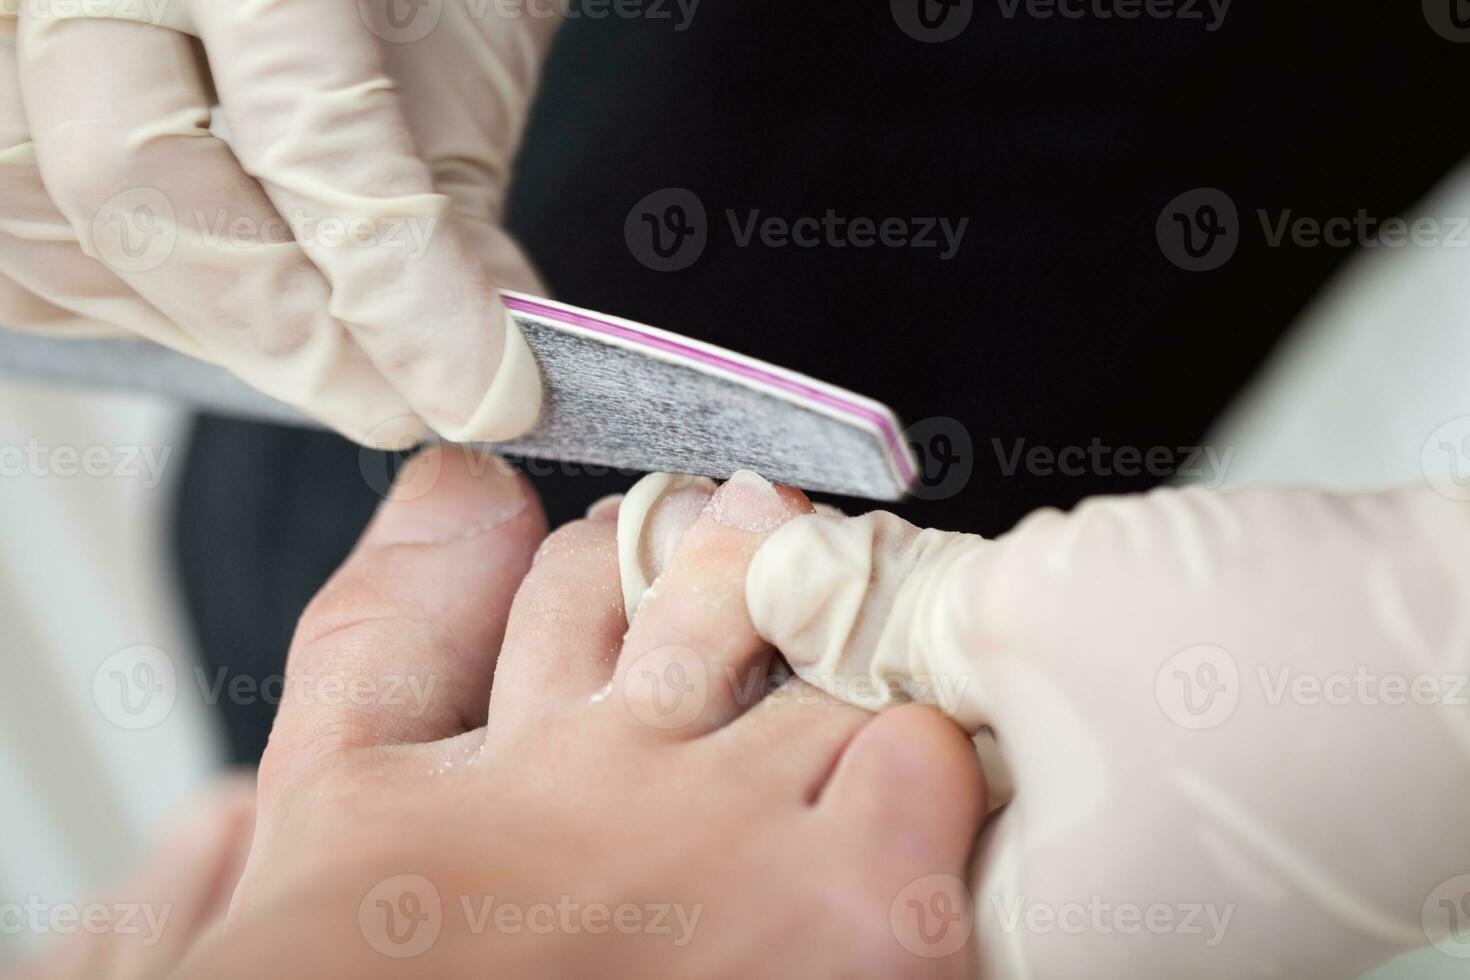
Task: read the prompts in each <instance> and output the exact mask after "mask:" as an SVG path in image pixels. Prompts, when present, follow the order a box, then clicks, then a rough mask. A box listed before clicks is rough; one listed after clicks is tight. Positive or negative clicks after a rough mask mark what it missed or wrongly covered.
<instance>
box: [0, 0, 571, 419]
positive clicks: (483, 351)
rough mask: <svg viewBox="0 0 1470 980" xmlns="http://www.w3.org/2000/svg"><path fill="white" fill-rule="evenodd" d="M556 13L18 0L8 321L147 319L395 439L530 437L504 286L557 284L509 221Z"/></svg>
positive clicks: (206, 0)
mask: <svg viewBox="0 0 1470 980" xmlns="http://www.w3.org/2000/svg"><path fill="white" fill-rule="evenodd" d="M553 6H554V5H553ZM545 13H546V12H545V11H543V12H541V13H540V14H534V13H532V12H531V10H530V9H529V8H527V9H523V10H522V11H521V12H520V15H519V16H507V15H505V14H504V13H503V6H498V5H495V4H489V5H486V4H479V3H474V2H472V0H432V2H429V3H418V4H402V3H400V2H398V0H360V2H356V3H354V2H350V0H347V2H339V3H311V2H306V3H290V2H277V0H248V2H241V0H92V2H87V3H49V2H45V0H36V2H32V0H0V326H8V327H16V328H21V329H30V330H37V331H45V332H53V333H55V334H58V335H71V336H86V335H92V336H96V335H103V334H116V333H122V334H132V335H138V336H143V337H147V338H150V339H152V340H154V341H157V342H159V343H162V344H166V345H168V346H170V347H173V348H175V349H177V350H180V351H184V352H185V353H188V354H191V355H193V356H195V357H199V358H202V359H205V360H209V361H213V362H217V363H219V364H222V365H224V366H225V367H226V368H228V369H229V370H231V371H233V372H234V373H235V374H237V375H239V376H240V377H241V378H243V379H244V380H245V381H247V382H249V383H250V384H252V385H254V386H255V387H257V388H259V389H260V390H261V391H264V392H266V393H268V394H271V395H274V396H275V397H277V398H279V399H281V400H282V401H285V402H287V403H289V404H292V405H295V406H297V407H298V408H301V409H302V410H304V411H305V412H307V413H308V414H311V415H313V416H315V417H317V418H318V419H320V420H321V421H323V422H325V423H327V424H328V425H331V426H332V427H334V428H336V429H338V430H340V431H341V432H343V433H344V434H346V435H348V436H350V437H352V438H354V439H356V440H358V441H360V442H367V443H370V444H373V445H381V446H392V445H398V444H401V441H402V439H403V438H404V437H405V436H413V435H422V434H424V424H425V423H427V425H428V426H429V427H432V428H433V429H434V430H436V431H437V432H438V433H439V434H440V435H441V436H443V437H445V438H447V439H451V440H455V441H473V440H499V439H505V438H509V437H511V436H514V435H517V434H519V433H520V432H522V431H524V430H525V429H527V428H529V427H530V426H531V425H532V424H533V422H534V421H535V418H536V416H537V414H538V412H539V410H540V397H541V389H540V376H539V373H538V371H537V368H536V364H535V362H534V360H533V358H532V356H531V354H530V351H529V349H528V348H527V347H526V344H525V341H524V340H523V339H522V337H521V336H520V333H519V331H518V329H517V328H516V326H515V325H514V323H513V322H512V321H511V320H510V318H509V317H508V316H507V315H506V311H505V308H504V306H503V305H502V304H501V301H500V298H499V293H498V289H499V287H506V288H512V289H519V290H525V291H531V292H539V291H540V289H539V285H538V281H537V277H536V274H535V273H534V272H533V271H532V269H531V267H530V265H529V264H528V262H527V261H526V259H525V257H524V256H523V255H522V254H521V252H520V250H519V249H518V248H517V246H516V245H515V244H514V243H513V242H512V241H511V240H510V239H509V238H508V237H507V235H506V233H505V232H504V230H503V229H502V228H501V227H500V223H499V222H500V216H501V215H500V212H501V207H502V204H503V202H504V199H505V192H506V187H507V184H508V181H509V174H510V164H511V160H512V158H513V156H514V154H515V150H516V146H517V142H518V140H519V137H520V134H521V131H522V129H523V126H524V122H525V116H526V111H527V107H528V106H529V104H530V100H531V95H532V92H533V90H534V88H535V82H536V77H537V73H538V71H539V68H540V65H541V62H542V59H543V56H544V54H545V52H546V50H547V48H548V47H549V45H550V43H551V39H552V37H553V35H554V33H555V30H556V27H557V25H558V23H559V20H560V18H559V17H549V16H546V15H545ZM216 101H218V104H219V107H220V110H221V115H222V117H223V120H224V123H225V128H226V129H227V130H228V132H229V137H230V142H229V143H228V144H226V143H225V142H224V141H223V140H222V139H220V138H217V137H216V136H215V135H212V134H211V130H210V128H209V127H210V116H211V107H212V106H214V105H215V103H216Z"/></svg>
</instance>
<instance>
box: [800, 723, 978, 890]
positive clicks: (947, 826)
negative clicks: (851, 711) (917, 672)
mask: <svg viewBox="0 0 1470 980" xmlns="http://www.w3.org/2000/svg"><path fill="white" fill-rule="evenodd" d="M817 805H818V807H819V809H821V810H823V811H825V812H826V814H827V815H828V816H829V818H830V819H832V820H834V821H836V822H838V823H839V824H841V825H843V826H845V827H846V828H847V830H848V831H849V832H851V833H855V834H857V835H859V837H865V838H868V839H869V840H871V841H873V842H875V843H879V844H880V845H881V847H882V849H883V850H884V851H886V852H888V853H890V854H892V855H894V856H895V857H896V858H897V857H903V858H906V859H908V860H911V861H913V862H916V863H918V864H927V865H933V866H934V867H933V870H936V871H937V870H944V869H959V868H962V867H963V866H964V864H965V862H966V860H967V859H968V857H969V854H970V849H971V847H972V845H973V844H974V841H975V837H976V835H977V834H978V833H979V831H980V824H981V822H982V820H983V819H984V816H985V780H984V777H983V775H982V773H981V770H980V763H979V761H978V760H977V758H976V755H975V746H974V743H972V742H971V741H970V739H969V738H968V737H966V735H965V733H964V732H962V731H961V730H960V729H959V727H958V726H957V725H955V723H954V722H952V721H950V720H949V719H948V718H946V717H945V716H944V715H942V714H941V713H940V712H939V711H938V710H936V709H934V708H931V707H928V706H926V705H917V704H914V705H905V706H903V707H900V708H895V709H893V710H891V711H887V712H884V713H883V714H881V715H879V716H878V717H876V718H874V719H873V720H872V721H871V722H869V723H868V724H867V725H865V726H864V727H863V728H862V730H861V731H859V732H858V733H857V735H856V736H855V737H854V738H853V740H852V742H851V743H850V744H849V745H848V746H847V748H846V750H845V751H844V752H843V754H842V757H841V759H839V760H838V763H837V766H836V768H835V769H834V770H833V772H832V778H831V779H830V780H829V781H828V783H827V786H826V787H825V788H824V789H823V791H822V793H821V797H820V799H819V801H818V804H817Z"/></svg>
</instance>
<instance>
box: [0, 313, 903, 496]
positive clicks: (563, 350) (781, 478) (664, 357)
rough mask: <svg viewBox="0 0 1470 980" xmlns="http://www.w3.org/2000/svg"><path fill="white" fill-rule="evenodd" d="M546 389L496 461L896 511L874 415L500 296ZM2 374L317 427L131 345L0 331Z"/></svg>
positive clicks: (804, 385)
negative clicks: (835, 499)
mask: <svg viewBox="0 0 1470 980" xmlns="http://www.w3.org/2000/svg"><path fill="white" fill-rule="evenodd" d="M502 296H503V298H504V301H505V305H506V307H507V309H508V310H509V311H510V314H511V315H512V316H513V317H514V318H515V320H516V322H517V323H518V324H519V326H520V328H521V331H522V333H523V334H524V335H525V337H526V341H527V343H528V344H529V345H530V347H531V350H532V351H533V352H534V353H535V355H536V359H537V361H538V363H539V364H540V366H541V370H542V374H543V377H544V379H545V382H546V399H545V403H544V405H543V408H542V413H541V417H540V419H539V420H538V421H537V423H536V425H535V426H534V427H533V428H532V429H531V430H530V431H529V432H527V433H526V434H525V435H523V436H520V437H519V438H517V439H514V440H511V441H509V442H505V443H497V444H495V445H494V446H493V448H494V449H496V450H497V451H499V452H503V453H510V454H514V455H522V456H527V457H532V458H536V459H541V460H550V461H553V462H555V463H559V464H562V465H563V466H566V467H567V468H568V471H569V472H570V471H571V469H570V465H571V464H582V465H588V464H590V465H592V466H605V467H610V468H616V469H626V470H628V471H629V472H647V471H667V472H675V473H689V474H695V475H700V476H709V477H713V478H715V479H726V478H728V477H729V476H730V475H731V474H733V473H735V472H736V471H737V470H741V469H750V470H754V471H756V472H757V473H760V474H762V475H764V476H765V477H767V478H768V479H770V480H772V481H773V482H776V483H784V484H788V485H791V486H796V487H801V488H803V489H805V490H813V491H823V492H829V493H839V494H845V495H849V496H855V497H867V498H870V499H875V500H898V499H901V498H902V497H903V496H904V495H905V494H906V492H907V491H908V489H909V488H910V487H911V486H912V484H913V481H914V479H915V474H916V472H917V470H916V464H915V461H914V458H913V455H912V453H911V451H910V449H909V446H908V444H907V441H906V440H905V438H904V436H903V429H902V427H901V425H900V424H899V422H898V419H897V418H896V417H895V416H894V414H893V412H892V411H890V410H889V409H888V408H887V407H886V406H884V405H882V404H881V403H879V402H876V401H873V400H872V399H869V398H864V397H863V396H861V395H857V394H854V393H852V392H850V391H845V390H844V389H842V388H838V387H836V386H834V385H829V384H826V383H824V382H821V381H817V380H816V379H814V378H810V377H807V376H805V375H802V374H798V373H797V372H795V371H790V370H787V369H785V368H781V367H777V366H776V365H773V364H767V363H765V362H763V361H758V360H756V359H754V358H751V357H746V356H744V355H741V354H737V353H734V352H733V351H728V350H724V349H723V348H720V347H716V346H714V345H712V344H707V343H704V342H702V341H698V340H693V339H691V338H689V337H683V336H680V335H679V334H675V333H670V332H668V331H665V330H659V329H657V328H655V327H650V326H646V325H644V324H640V323H635V322H633V321H631V320H625V319H623V318H621V317H613V316H608V315H606V314H602V313H594V312H592V311H589V310H583V309H579V308H577V307H574V306H569V305H567V304H565V303H558V302H555V301H553V300H549V299H543V298H541V297H536V296H528V295H525V294H522V293H514V292H509V291H506V292H504V293H502ZM0 376H3V377H9V378H12V379H16V380H32V381H46V382H56V383H70V384H81V385H86V386H89V387H96V388H106V389H116V390H132V391H144V392H150V393H154V394H158V395H163V396H167V397H171V398H175V399H179V400H182V401H185V402H188V403H191V404H194V405H197V406H199V407H201V408H205V409H208V410H211V411H216V412H220V413H222V414H230V415H240V416H244V417H249V418H258V419H263V420H268V421H274V422H282V423H287V424H295V425H308V426H312V427H317V428H319V427H320V426H318V425H317V424H316V423H315V422H313V421H311V420H310V419H308V418H307V417H306V416H305V415H303V414H301V413H300V412H299V411H297V410H296V409H294V408H291V407H290V406H287V405H285V404H284V403H282V402H278V401H276V400H275V399H273V398H270V397H269V396H267V395H264V394H261V393H260V392H257V391H255V390H254V389H253V388H250V387H249V386H248V385H246V384H245V383H244V382H242V381H240V380H239V379H237V378H235V377H234V376H232V375H230V374H229V373H228V372H227V371H225V370H224V369H222V368H220V367H218V366H216V365H212V364H208V363H205V362H203V361H198V360H196V359H194V358H191V357H188V356H186V355H184V354H180V353H178V352H176V351H172V350H169V349H168V348H165V347H161V346H159V345H157V344H154V343H152V342H149V341H143V340H114V339H106V340H80V339H76V340H69V339H57V338H53V337H47V336H45V335H44V334H40V333H28V332H19V331H11V330H4V329H0Z"/></svg>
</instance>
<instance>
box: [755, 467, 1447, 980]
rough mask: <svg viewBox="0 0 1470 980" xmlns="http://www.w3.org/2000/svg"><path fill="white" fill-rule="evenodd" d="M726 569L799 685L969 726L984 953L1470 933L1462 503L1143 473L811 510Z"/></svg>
mask: <svg viewBox="0 0 1470 980" xmlns="http://www.w3.org/2000/svg"><path fill="white" fill-rule="evenodd" d="M747 581H748V589H749V592H748V601H749V605H750V612H751V615H752V617H753V619H754V621H755V623H756V626H757V628H758V629H759V631H760V632H761V634H762V635H763V636H764V637H765V638H766V639H767V640H769V641H771V642H772V643H774V644H775V645H776V646H777V647H779V648H780V649H781V650H782V651H783V652H784V653H785V655H786V657H787V658H788V659H789V660H790V662H791V663H792V665H793V666H794V668H795V670H796V672H797V673H798V674H800V675H801V677H803V678H804V679H806V680H807V681H809V682H811V683H813V684H815V685H817V686H818V687H822V688H825V689H827V690H828V691H829V692H831V693H833V694H836V695H838V696H839V697H844V698H846V699H848V700H854V701H859V702H862V701H863V700H864V697H862V696H859V697H854V696H853V695H854V692H858V693H859V695H865V694H866V693H867V692H870V691H878V692H879V697H878V698H877V700H878V701H894V700H902V699H903V697H905V696H906V695H904V694H903V693H899V692H900V689H907V691H908V692H909V693H910V694H913V695H914V696H917V697H918V698H920V699H924V700H930V701H934V702H936V703H938V704H939V706H940V707H942V708H944V709H945V710H946V711H948V712H949V713H951V714H952V715H953V716H954V717H955V718H956V719H958V720H959V721H960V722H961V723H962V724H963V725H964V726H966V727H967V728H968V729H969V730H971V731H975V730H977V729H978V728H979V727H980V726H989V727H990V728H991V729H993V731H994V733H995V735H996V738H997V740H998V744H999V747H1000V750H1001V752H1002V753H1003V755H1004V758H1005V761H1006V763H1007V765H1008V766H1009V767H1010V770H1011V775H1012V777H1013V778H1014V782H1015V796H1014V800H1013V801H1012V802H1011V804H1010V805H1009V806H1008V807H1007V808H1006V809H1005V810H1003V811H1002V812H1001V813H1000V814H998V816H997V817H996V818H995V819H993V820H992V821H991V823H990V825H989V826H988V827H987V829H986V831H985V833H984V835H983V836H982V838H981V845H980V848H979V850H978V853H977V857H976V861H975V865H974V868H973V873H972V885H973V892H974V902H975V906H974V908H975V915H976V922H977V930H978V939H979V941H978V947H979V949H980V950H981V958H982V964H981V971H980V975H981V976H982V977H1037V978H1040V977H1061V976H1089V977H1130V978H1137V977H1165V976H1176V977H1178V976H1190V977H1206V976H1208V977H1231V978H1241V977H1268V976H1269V977H1304V978H1305V977H1314V978H1315V977H1352V976H1356V975H1357V974H1358V973H1359V972H1361V971H1362V970H1364V969H1366V968H1367V967H1369V966H1371V965H1373V964H1375V963H1377V962H1379V961H1382V960H1384V959H1386V958H1388V957H1390V956H1392V955H1394V954H1395V953H1397V952H1399V951H1401V950H1405V949H1408V948H1412V947H1416V946H1423V945H1426V944H1427V943H1429V942H1433V943H1434V944H1435V945H1437V946H1439V947H1440V948H1441V949H1442V950H1444V951H1445V953H1446V954H1447V955H1450V956H1462V957H1470V708H1467V707H1466V705H1467V699H1470V687H1467V686H1466V683H1465V678H1466V674H1467V671H1470V601H1467V597H1470V509H1467V507H1466V505H1465V504H1463V503H1457V502H1453V501H1450V500H1446V499H1444V498H1442V497H1440V496H1437V495H1436V494H1434V493H1433V492H1432V491H1430V490H1429V489H1427V488H1414V489H1409V488H1406V489H1401V490H1397V491H1395V492H1390V493H1383V494H1379V495H1372V496H1360V497H1337V496H1331V495H1328V494H1325V493H1318V492H1309V491H1298V490H1251V491H1243V492H1233V493H1225V494H1212V493H1208V492H1205V491H1202V490H1196V489H1188V490H1182V491H1180V490H1161V491H1157V492H1154V493H1151V494H1148V495H1146V496H1138V497H1124V498H1100V499H1095V500H1091V501H1088V502H1086V503H1084V504H1083V505H1081V506H1080V507H1079V508H1078V509H1077V510H1076V511H1075V512H1074V513H1072V514H1070V515H1064V514H1061V513H1058V512H1056V511H1051V510H1048V511H1042V512H1039V513H1037V514H1034V515H1032V516H1031V517H1029V518H1028V519H1027V520H1025V521H1023V522H1022V523H1021V524H1020V525H1019V526H1018V527H1016V528H1015V529H1014V530H1013V531H1012V532H1010V533H1009V534H1007V535H1005V536H1003V537H1001V538H999V539H997V540H995V541H984V540H982V539H980V538H976V537H972V536H968V535H960V534H949V533H944V532H940V531H932V530H926V531H920V530H919V529H917V528H914V527H912V526H910V525H908V524H905V523H904V522H902V521H900V520H898V519H897V518H895V517H893V516H891V515H886V514H870V515H868V516H865V517H861V518H840V517H830V516H820V515H816V516H809V517H803V518H799V519H798V520H796V521H794V522H792V523H791V524H790V525H788V526H787V527H785V528H783V529H782V530H780V531H779V532H777V533H776V534H775V535H774V536H773V537H772V538H771V539H770V541H769V542H768V543H766V544H765V545H764V547H763V548H762V550H761V551H760V552H759V553H758V554H757V556H756V559H755V563H754V564H753V566H752V567H751V570H750V574H749V577H748V580H747ZM860 682H866V683H860ZM870 706H871V701H870ZM1449 962H1450V963H1451V964H1456V963H1458V962H1460V961H1456V960H1451V961H1449ZM1463 962H1464V963H1466V964H1470V959H1467V960H1464V961H1463ZM1445 975H1446V976H1448V975H1450V974H1449V973H1448V972H1446V973H1445Z"/></svg>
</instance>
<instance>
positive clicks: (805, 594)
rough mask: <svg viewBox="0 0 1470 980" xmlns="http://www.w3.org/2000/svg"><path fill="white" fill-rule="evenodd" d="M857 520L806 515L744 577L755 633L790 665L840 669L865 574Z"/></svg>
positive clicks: (864, 540)
mask: <svg viewBox="0 0 1470 980" xmlns="http://www.w3.org/2000/svg"><path fill="white" fill-rule="evenodd" d="M868 540H869V536H868V535H867V534H866V533H865V532H864V530H863V528H862V526H861V520H853V519H849V518H845V517H834V516H831V515H828V514H809V515H807V516H804V517H798V518H796V519H794V520H792V521H790V522H788V523H787V524H785V525H784V526H782V527H781V528H780V529H779V530H777V531H776V532H775V533H774V534H772V535H771V537H770V539H769V540H767V541H766V542H765V544H763V545H762V546H761V548H760V550H759V551H757V552H756V554H755V558H754V560H753V561H752V562H751V565H750V570H749V572H748V573H747V575H746V580H745V588H746V603H747V606H748V607H749V612H750V616H751V620H752V621H753V622H754V623H755V627H756V631H757V632H758V633H759V634H760V635H761V637H762V638H763V639H765V640H766V641H767V642H769V643H771V644H772V645H774V646H775V647H776V648H777V649H779V650H780V651H781V652H782V653H783V654H784V655H785V656H786V659H787V660H788V661H790V663H791V664H792V666H793V667H796V668H798V672H802V671H801V668H811V669H813V670H815V671H817V672H822V671H830V670H836V669H838V667H839V661H842V663H841V668H842V669H844V670H846V669H849V668H850V667H851V666H852V665H851V664H849V663H847V662H846V661H847V659H848V658H847V657H845V654H846V653H847V652H848V648H849V645H848V642H847V641H848V639H849V637H850V635H851V633H852V629H853V626H854V624H855V622H856V619H857V616H858V615H859V613H860V612H861V610H862V606H863V602H864V598H865V596H866V593H867V587H868V583H869V580H870V577H871V571H872V561H871V550H870V548H869V547H868Z"/></svg>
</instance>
